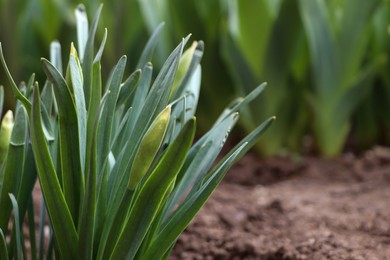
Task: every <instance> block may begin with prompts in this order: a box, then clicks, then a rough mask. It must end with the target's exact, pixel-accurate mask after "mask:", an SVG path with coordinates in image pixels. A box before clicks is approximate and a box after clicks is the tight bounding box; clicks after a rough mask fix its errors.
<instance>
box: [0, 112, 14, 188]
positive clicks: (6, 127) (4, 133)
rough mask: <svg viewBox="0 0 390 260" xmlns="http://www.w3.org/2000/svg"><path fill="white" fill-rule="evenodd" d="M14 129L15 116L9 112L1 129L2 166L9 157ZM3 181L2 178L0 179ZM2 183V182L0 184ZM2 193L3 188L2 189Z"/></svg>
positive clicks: (0, 155) (0, 149) (0, 151)
mask: <svg viewBox="0 0 390 260" xmlns="http://www.w3.org/2000/svg"><path fill="white" fill-rule="evenodd" d="M13 127H14V116H13V113H12V111H11V110H9V111H7V113H6V114H5V115H4V117H3V120H2V121H1V127H0V165H1V164H3V161H4V160H5V158H6V157H7V152H8V147H9V141H10V139H11V134H12V128H13ZM0 180H1V178H0ZM0 183H1V182H0ZM0 191H1V188H0Z"/></svg>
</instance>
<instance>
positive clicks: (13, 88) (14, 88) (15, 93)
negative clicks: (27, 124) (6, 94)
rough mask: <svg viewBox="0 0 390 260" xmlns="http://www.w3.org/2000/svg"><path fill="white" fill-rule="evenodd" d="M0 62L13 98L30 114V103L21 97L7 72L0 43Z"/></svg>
mask: <svg viewBox="0 0 390 260" xmlns="http://www.w3.org/2000/svg"><path fill="white" fill-rule="evenodd" d="M0 60H1V63H2V64H3V68H4V70H5V73H6V75H7V78H8V81H9V82H10V84H11V89H12V92H13V93H14V96H15V97H16V98H17V99H19V100H20V101H21V102H22V103H23V105H24V107H25V108H26V110H27V112H28V113H30V110H31V102H30V101H29V100H28V99H27V98H26V97H25V96H23V94H22V92H20V90H19V89H18V87H17V86H16V84H15V81H14V79H13V78H12V76H11V73H10V72H9V70H8V67H7V64H6V63H5V59H4V54H3V48H2V47H1V43H0Z"/></svg>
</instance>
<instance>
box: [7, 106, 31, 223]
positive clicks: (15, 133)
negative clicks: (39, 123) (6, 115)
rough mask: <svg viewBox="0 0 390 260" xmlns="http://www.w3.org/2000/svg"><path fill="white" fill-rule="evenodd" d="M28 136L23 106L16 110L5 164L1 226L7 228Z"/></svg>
mask: <svg viewBox="0 0 390 260" xmlns="http://www.w3.org/2000/svg"><path fill="white" fill-rule="evenodd" d="M26 137H27V112H26V110H25V109H24V108H23V107H21V106H20V107H19V108H18V109H17V111H16V117H15V125H14V128H13V130H12V134H11V139H10V142H9V148H8V155H7V160H6V162H5V166H4V173H3V174H4V175H3V180H2V184H3V187H2V189H1V194H0V208H1V215H0V228H1V229H3V230H6V229H7V225H8V219H9V216H10V214H11V210H12V205H11V201H10V200H9V197H8V194H9V193H13V194H18V191H19V185H20V182H21V178H22V172H23V167H24V156H25V152H24V151H25V142H26Z"/></svg>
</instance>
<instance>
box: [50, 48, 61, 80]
mask: <svg viewBox="0 0 390 260" xmlns="http://www.w3.org/2000/svg"><path fill="white" fill-rule="evenodd" d="M61 56H62V55H61V45H60V43H59V42H58V41H54V42H52V43H51V44H50V62H51V63H52V64H53V65H54V67H55V68H56V69H57V70H58V71H59V72H60V73H61V74H62V58H61Z"/></svg>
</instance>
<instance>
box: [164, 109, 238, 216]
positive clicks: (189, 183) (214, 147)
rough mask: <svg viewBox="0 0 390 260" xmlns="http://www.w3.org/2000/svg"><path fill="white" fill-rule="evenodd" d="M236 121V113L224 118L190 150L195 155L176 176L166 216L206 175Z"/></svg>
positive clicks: (190, 157) (189, 158) (187, 160)
mask: <svg viewBox="0 0 390 260" xmlns="http://www.w3.org/2000/svg"><path fill="white" fill-rule="evenodd" d="M237 120H238V115H237V113H236V114H231V115H230V116H228V117H226V118H225V119H224V120H223V121H222V122H220V123H219V124H217V125H216V126H214V127H213V128H212V129H211V130H210V131H209V132H208V133H207V134H206V138H202V139H200V140H199V141H198V143H197V144H195V145H194V146H193V147H192V148H191V153H195V155H194V156H188V157H187V159H186V163H185V164H184V166H183V167H182V169H181V171H180V173H179V175H178V178H177V180H176V187H175V189H174V191H173V192H172V195H171V197H170V198H169V202H168V203H167V207H166V210H165V214H166V215H167V214H169V213H170V212H171V211H172V210H173V209H174V208H175V206H176V205H177V203H178V202H179V201H180V200H181V199H184V198H185V196H186V195H187V194H188V193H189V191H190V189H191V188H192V187H193V185H194V184H195V182H196V181H197V180H199V178H203V177H204V175H206V174H207V172H208V171H209V169H210V167H211V166H212V164H213V162H214V161H215V159H216V158H217V156H218V154H219V153H220V151H221V150H222V147H223V145H224V144H225V141H226V139H227V137H228V135H229V133H230V131H231V130H232V128H233V126H234V125H235V124H236V122H237ZM192 149H194V150H192ZM165 217H166V216H165Z"/></svg>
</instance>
